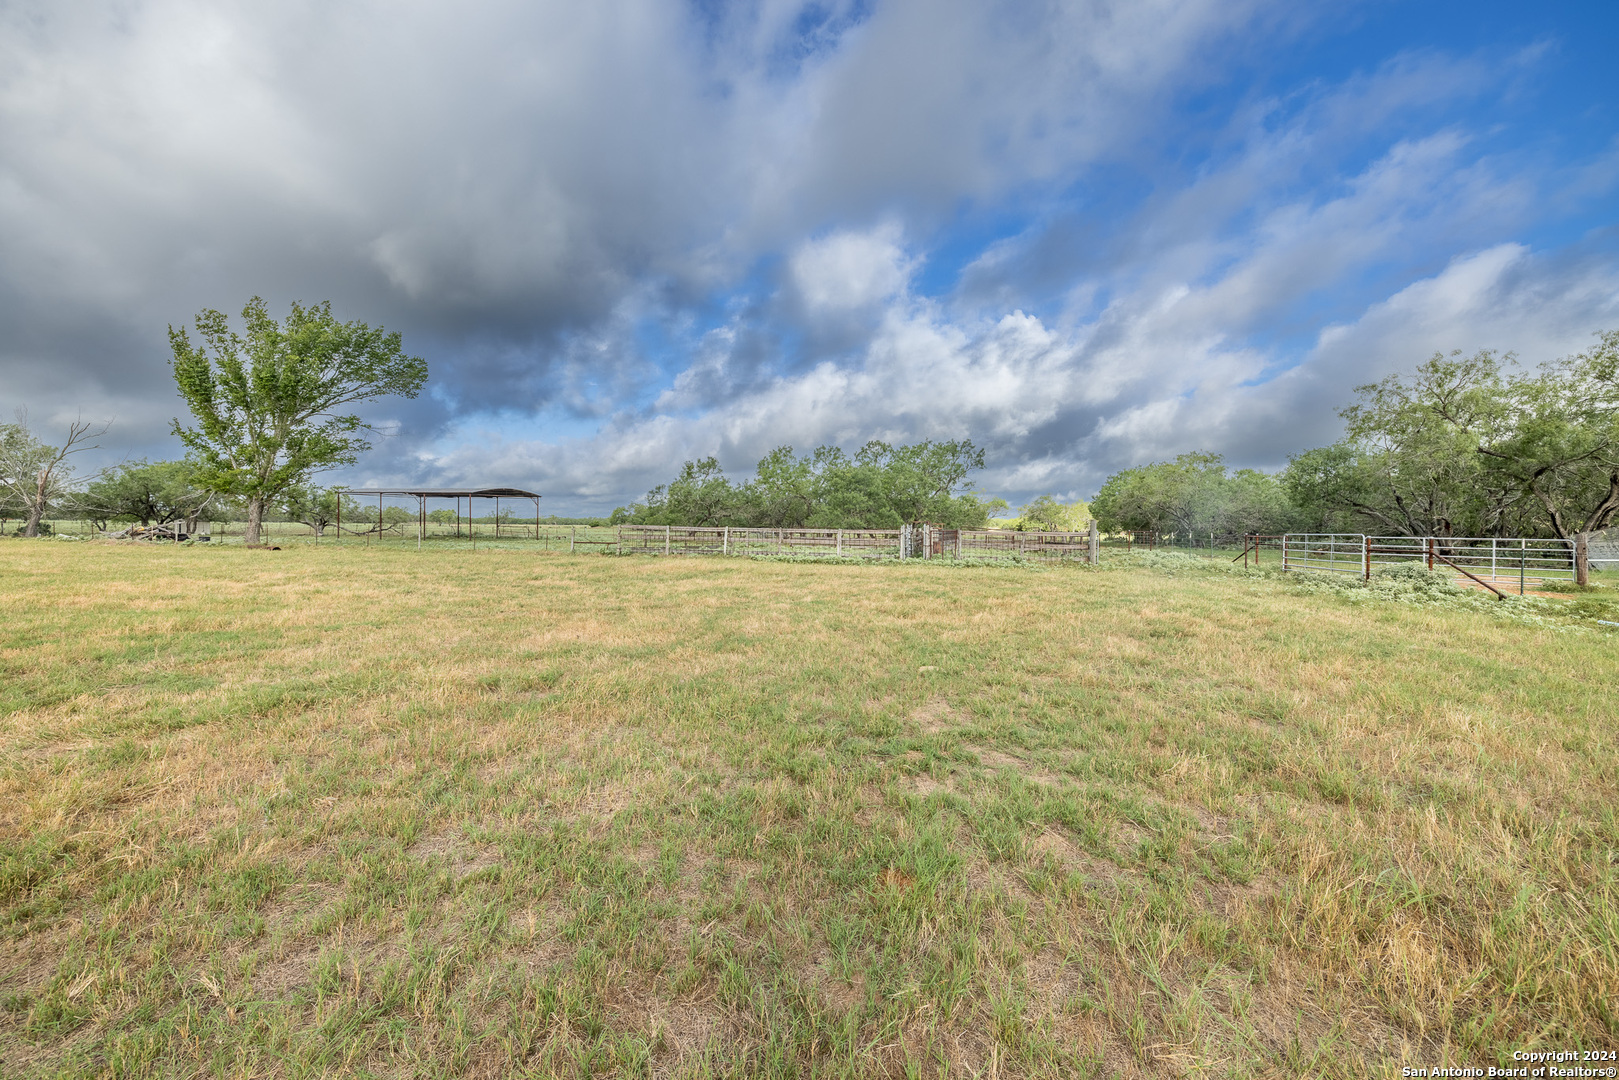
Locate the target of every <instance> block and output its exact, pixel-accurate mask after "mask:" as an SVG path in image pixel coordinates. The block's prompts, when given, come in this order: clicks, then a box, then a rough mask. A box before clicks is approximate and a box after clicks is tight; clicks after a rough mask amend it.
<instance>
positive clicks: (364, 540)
mask: <svg viewBox="0 0 1619 1080" xmlns="http://www.w3.org/2000/svg"><path fill="white" fill-rule="evenodd" d="M20 524H21V523H20V522H16V521H14V520H13V521H8V522H6V523H4V531H5V533H6V534H7V535H10V534H12V533H14V532H16V531H18V530H17V529H16V528H15V527H14V526H18V525H20ZM43 524H45V525H47V526H48V527H49V528H48V530H47V531H48V532H49V533H50V534H51V535H58V536H62V535H68V536H73V535H77V536H82V537H93V536H100V535H106V530H105V529H104V528H103V527H102V526H101V525H100V524H98V523H95V522H91V521H84V520H73V519H50V520H48V521H46V522H44V523H43ZM245 527H246V526H245V524H244V523H243V522H218V521H216V522H208V523H204V524H203V526H202V529H201V531H200V532H199V533H198V534H196V535H195V537H194V539H197V540H211V541H213V542H227V543H230V542H236V543H239V542H241V539H242V536H243V532H244V530H245ZM114 528H117V527H116V526H114ZM261 529H262V535H261V540H262V541H263V542H264V543H266V544H272V545H273V544H280V543H305V544H308V543H314V544H323V543H328V544H329V543H341V544H342V545H343V546H353V545H358V544H366V545H378V546H410V547H424V546H431V547H444V546H457V545H470V546H473V547H477V546H481V545H495V544H498V545H499V546H502V547H507V546H522V547H537V548H539V549H541V550H546V551H566V552H573V553H581V554H582V553H591V552H594V553H604V554H618V555H632V554H634V555H669V556H674V555H718V556H740V557H748V556H784V557H790V556H803V557H814V558H830V559H851V560H861V559H902V558H917V559H934V558H945V559H963V560H975V561H991V562H994V561H1018V560H1041V561H1047V560H1052V561H1064V560H1066V561H1076V562H1096V561H1099V559H1100V557H1101V554H1102V552H1103V551H1104V550H1108V551H1115V552H1117V551H1126V552H1128V551H1135V550H1153V549H1158V548H1168V549H1182V550H1192V551H1196V550H1204V551H1208V552H1210V553H1211V554H1218V553H1222V552H1225V553H1230V552H1236V553H1237V554H1236V555H1235V558H1241V559H1242V560H1243V561H1244V562H1245V563H1247V562H1249V561H1250V560H1252V561H1253V562H1254V563H1256V564H1257V565H1262V566H1263V565H1272V566H1276V567H1277V568H1278V569H1281V570H1283V571H1287V572H1296V571H1316V572H1322V573H1342V574H1354V575H1358V576H1360V577H1363V578H1370V576H1371V575H1372V574H1374V573H1376V572H1377V571H1378V570H1380V569H1383V568H1386V567H1393V566H1423V567H1426V568H1429V569H1434V570H1440V571H1444V572H1450V573H1453V574H1454V575H1455V576H1456V577H1457V578H1458V579H1462V580H1464V581H1465V582H1471V583H1473V584H1476V585H1478V586H1481V587H1484V588H1488V589H1491V590H1492V591H1496V592H1502V591H1511V592H1518V593H1524V592H1526V591H1528V590H1531V589H1537V588H1544V587H1546V586H1549V585H1555V584H1559V583H1567V582H1572V581H1574V580H1575V574H1576V571H1575V566H1574V544H1573V542H1572V541H1567V540H1556V539H1544V538H1525V537H1432V536H1368V535H1365V534H1362V533H1287V534H1276V535H1269V536H1266V535H1250V536H1244V537H1227V536H1221V535H1219V534H1216V533H1190V532H1185V531H1181V532H1167V533H1154V532H1125V533H1112V534H1107V535H1102V534H1100V533H1099V532H1097V531H1096V530H1095V529H1094V528H1093V529H1092V530H1090V531H1087V532H1017V531H1013V530H1008V529H947V528H943V527H941V526H937V525H907V526H903V527H902V528H900V529H807V528H781V529H769V528H742V527H736V526H730V527H727V526H687V525H564V524H552V523H548V522H535V521H532V520H531V521H522V520H519V519H510V518H508V519H505V520H502V521H499V522H496V521H490V520H482V521H471V520H468V519H466V518H463V519H461V520H460V521H459V522H426V523H419V522H418V521H416V520H409V521H394V522H381V523H379V522H374V521H370V522H354V523H349V522H345V523H344V526H343V529H342V532H341V534H339V533H338V531H337V530H336V528H335V527H334V526H327V527H326V528H325V529H324V530H322V531H319V532H317V531H316V530H314V529H312V528H311V527H309V526H308V525H306V524H304V523H302V522H289V521H266V522H264V523H262V526H261ZM1588 554H1589V562H1590V567H1591V569H1592V570H1596V571H1619V529H1609V530H1605V531H1603V532H1599V533H1593V534H1591V536H1590V540H1589V546H1588Z"/></svg>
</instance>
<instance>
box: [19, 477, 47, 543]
mask: <svg viewBox="0 0 1619 1080" xmlns="http://www.w3.org/2000/svg"><path fill="white" fill-rule="evenodd" d="M50 481H51V476H50V473H48V472H45V471H44V470H43V469H42V470H40V473H39V479H38V480H37V481H36V482H35V484H34V501H33V504H32V505H31V506H29V507H28V524H27V525H26V526H25V527H24V528H23V533H22V534H23V535H24V536H27V537H35V536H38V535H39V519H40V518H42V517H44V516H45V486H46V485H47V484H49V483H50Z"/></svg>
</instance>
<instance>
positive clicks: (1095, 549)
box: [1090, 518, 1102, 566]
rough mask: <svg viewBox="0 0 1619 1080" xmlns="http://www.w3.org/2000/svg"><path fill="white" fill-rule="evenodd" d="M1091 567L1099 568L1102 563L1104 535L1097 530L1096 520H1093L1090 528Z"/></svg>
mask: <svg viewBox="0 0 1619 1080" xmlns="http://www.w3.org/2000/svg"><path fill="white" fill-rule="evenodd" d="M1090 534H1091V535H1090V542H1091V565H1092V566H1099V565H1101V562H1102V534H1101V533H1099V532H1098V531H1097V529H1096V519H1095V518H1091V527H1090Z"/></svg>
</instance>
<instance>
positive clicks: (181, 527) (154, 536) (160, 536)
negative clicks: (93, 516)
mask: <svg viewBox="0 0 1619 1080" xmlns="http://www.w3.org/2000/svg"><path fill="white" fill-rule="evenodd" d="M107 538H108V539H109V540H206V539H208V536H207V534H205V533H199V534H188V533H187V532H186V531H185V523H184V522H181V521H171V522H168V523H167V524H163V525H131V526H130V527H129V528H127V529H120V530H119V531H117V532H115V533H108V534H107Z"/></svg>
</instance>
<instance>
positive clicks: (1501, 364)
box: [1091, 331, 1619, 540]
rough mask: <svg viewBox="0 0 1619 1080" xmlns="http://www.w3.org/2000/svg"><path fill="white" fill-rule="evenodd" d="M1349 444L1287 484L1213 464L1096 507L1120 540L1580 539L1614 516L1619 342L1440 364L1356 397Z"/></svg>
mask: <svg viewBox="0 0 1619 1080" xmlns="http://www.w3.org/2000/svg"><path fill="white" fill-rule="evenodd" d="M1355 393H1356V397H1357V400H1356V401H1355V402H1354V403H1353V404H1351V405H1349V406H1348V407H1346V408H1344V409H1343V410H1341V411H1340V413H1339V415H1341V416H1342V417H1343V418H1344V421H1345V425H1344V426H1345V431H1344V437H1343V438H1342V439H1340V440H1339V441H1338V442H1335V443H1333V444H1332V445H1330V446H1323V447H1318V448H1316V449H1312V450H1306V451H1304V452H1303V453H1300V454H1296V455H1293V456H1292V457H1291V458H1290V459H1289V461H1288V464H1287V467H1286V468H1285V469H1283V470H1282V471H1281V472H1279V473H1275V474H1265V473H1259V472H1254V471H1252V470H1247V469H1244V470H1240V471H1237V472H1232V471H1230V470H1228V469H1227V468H1226V467H1225V464H1224V462H1223V461H1222V460H1221V458H1220V457H1219V456H1218V455H1215V454H1201V453H1198V454H1182V455H1181V456H1179V457H1177V458H1176V459H1174V460H1173V461H1167V462H1156V463H1154V464H1151V465H1144V466H1141V467H1139V468H1135V469H1126V470H1124V471H1123V472H1120V473H1116V474H1115V475H1113V476H1111V477H1109V478H1108V481H1107V482H1106V483H1105V484H1104V485H1103V486H1102V489H1101V491H1100V492H1099V493H1098V494H1097V496H1096V498H1095V500H1093V501H1092V503H1091V510H1092V512H1093V513H1094V514H1095V515H1096V517H1097V520H1098V521H1099V522H1100V523H1101V524H1102V526H1103V527H1105V528H1109V529H1116V530H1124V529H1129V530H1146V531H1153V532H1191V533H1195V534H1199V535H1202V534H1205V533H1213V534H1216V535H1220V536H1226V537H1235V536H1241V535H1244V534H1249V533H1280V532H1293V531H1319V532H1361V533H1369V534H1375V535H1387V536H1479V537H1489V536H1524V537H1556V538H1559V539H1564V540H1567V539H1572V538H1573V536H1574V535H1575V534H1576V533H1581V532H1594V531H1597V530H1600V529H1604V528H1607V527H1608V526H1609V525H1611V524H1613V522H1614V520H1615V518H1616V517H1619V331H1607V332H1604V333H1601V334H1599V335H1598V342H1597V344H1596V345H1595V346H1594V347H1592V348H1590V349H1588V350H1586V351H1584V352H1581V353H1578V354H1576V355H1574V356H1571V357H1565V358H1563V359H1559V360H1552V361H1548V362H1546V363H1543V364H1540V365H1538V366H1537V367H1534V368H1526V367H1524V366H1522V365H1520V364H1519V363H1517V360H1516V357H1514V356H1512V355H1511V354H1508V355H1506V356H1501V355H1498V354H1496V353H1495V352H1493V351H1490V350H1483V351H1480V352H1477V353H1474V354H1473V355H1472V356H1463V355H1462V353H1460V352H1453V353H1450V354H1448V355H1447V354H1443V353H1436V354H1435V355H1434V356H1433V357H1432V358H1431V359H1429V360H1428V361H1427V362H1426V363H1424V364H1422V365H1420V366H1419V367H1418V368H1417V369H1416V371H1415V372H1413V373H1410V374H1404V375H1392V376H1390V377H1388V378H1386V379H1384V380H1383V381H1382V382H1378V383H1373V384H1369V385H1366V386H1361V387H1358V388H1356V391H1355Z"/></svg>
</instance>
